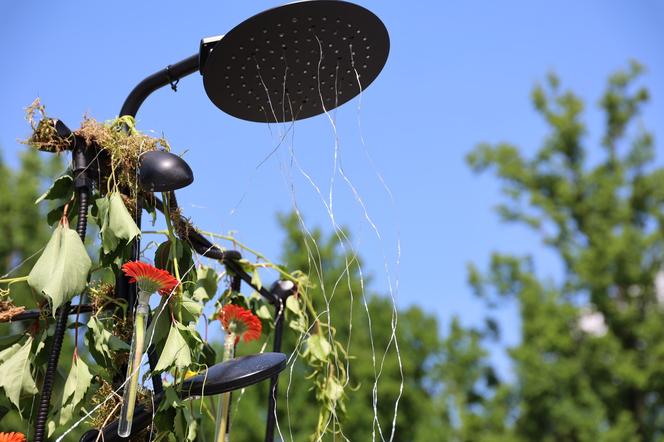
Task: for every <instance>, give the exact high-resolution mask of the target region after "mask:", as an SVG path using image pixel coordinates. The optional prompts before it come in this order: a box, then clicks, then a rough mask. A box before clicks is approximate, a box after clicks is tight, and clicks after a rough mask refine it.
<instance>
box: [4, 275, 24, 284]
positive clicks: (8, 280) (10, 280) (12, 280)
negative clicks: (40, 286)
mask: <svg viewBox="0 0 664 442" xmlns="http://www.w3.org/2000/svg"><path fill="white" fill-rule="evenodd" d="M27 280H28V276H27V275H26V276H17V277H16V278H6V279H0V284H9V285H11V284H14V283H15V282H23V281H27Z"/></svg>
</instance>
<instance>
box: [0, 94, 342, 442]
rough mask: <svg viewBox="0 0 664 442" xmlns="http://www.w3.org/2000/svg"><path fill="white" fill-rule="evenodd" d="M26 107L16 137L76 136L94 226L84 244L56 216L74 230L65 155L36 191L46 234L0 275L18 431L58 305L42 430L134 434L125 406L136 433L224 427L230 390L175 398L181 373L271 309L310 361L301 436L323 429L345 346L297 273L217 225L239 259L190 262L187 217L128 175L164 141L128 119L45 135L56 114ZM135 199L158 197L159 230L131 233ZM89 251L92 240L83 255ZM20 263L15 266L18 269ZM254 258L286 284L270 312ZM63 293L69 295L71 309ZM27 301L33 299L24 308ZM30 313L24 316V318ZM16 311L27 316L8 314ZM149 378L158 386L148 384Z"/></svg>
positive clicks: (0, 369)
mask: <svg viewBox="0 0 664 442" xmlns="http://www.w3.org/2000/svg"><path fill="white" fill-rule="evenodd" d="M28 118H29V121H30V122H31V124H32V125H33V135H32V136H31V137H30V138H29V139H28V140H27V144H28V145H29V146H31V147H33V148H37V149H40V150H43V151H48V152H62V151H64V150H67V149H70V148H71V147H68V146H71V145H72V144H76V143H78V144H77V149H81V148H84V150H85V153H86V155H88V157H89V158H91V160H92V161H90V162H89V164H88V165H87V170H86V176H87V180H88V182H92V184H93V185H92V186H90V188H89V189H90V193H89V194H88V195H87V199H88V201H89V214H90V220H91V221H92V222H93V223H94V224H95V225H96V227H97V232H98V235H97V240H96V241H93V242H92V243H90V244H88V245H87V248H86V245H84V242H83V240H82V238H81V236H84V235H80V231H79V232H77V231H76V230H74V229H72V228H71V227H70V224H71V225H76V226H77V227H80V225H81V224H82V223H84V222H85V219H86V218H87V216H86V215H87V213H88V212H82V211H81V210H80V207H81V206H82V205H85V201H82V199H81V196H80V194H77V192H76V186H75V182H76V181H77V179H78V176H77V171H76V169H75V164H74V165H73V166H72V168H70V169H69V170H68V171H67V172H66V173H65V174H64V175H62V176H60V177H59V178H57V179H56V180H55V181H54V182H53V185H52V186H51V187H50V188H49V189H48V190H47V191H46V192H45V193H44V195H42V197H40V198H39V199H38V200H37V202H36V203H37V204H46V202H49V203H50V205H51V207H52V210H51V211H50V212H48V215H47V220H46V221H45V222H49V223H50V224H51V225H52V226H53V233H52V236H51V239H50V240H49V242H48V244H46V245H45V247H44V249H43V251H42V252H41V254H40V255H39V257H38V259H37V261H36V262H35V263H34V265H32V267H31V269H30V270H29V272H27V275H24V276H12V277H9V278H4V279H2V280H0V284H2V287H3V291H2V301H3V302H2V304H1V305H2V313H3V315H2V318H3V321H4V322H12V321H13V322H14V325H13V327H12V331H13V333H12V335H11V336H6V337H4V338H3V339H2V342H1V343H0V345H1V346H2V347H0V388H1V390H0V393H1V395H2V396H3V399H6V400H7V401H8V402H9V403H10V404H11V406H12V407H13V408H14V409H16V410H17V411H18V412H19V414H20V416H21V419H22V422H23V424H22V425H23V427H22V428H17V430H21V431H23V432H25V433H26V434H29V433H30V428H31V427H33V426H34V425H35V420H36V419H37V416H36V413H35V411H34V407H32V401H33V400H35V399H36V395H37V394H38V393H40V392H39V389H38V388H37V386H38V385H40V384H42V383H43V381H44V378H45V376H46V374H47V371H48V358H47V357H46V356H47V353H48V352H49V351H50V350H51V346H52V342H51V341H52V335H53V334H54V328H55V327H56V321H55V318H56V312H57V311H60V310H62V309H63V308H65V307H66V308H67V309H68V313H71V314H73V315H75V320H74V321H73V323H72V324H70V325H69V328H70V329H73V330H71V331H70V332H69V333H68V336H70V337H71V339H72V344H73V345H74V352H73V357H72V359H71V360H69V361H66V360H61V361H60V369H61V370H67V371H66V375H64V376H63V377H60V376H56V378H55V382H54V388H53V391H54V394H53V396H52V397H51V399H50V407H49V409H48V417H47V423H46V430H45V431H46V433H47V434H46V436H47V437H49V438H50V437H53V436H54V435H55V436H57V435H61V436H64V435H66V434H68V433H69V432H70V431H73V430H74V429H75V428H77V427H78V426H80V425H83V426H84V427H88V428H90V427H92V428H97V429H101V428H104V427H107V426H108V425H109V424H110V423H112V422H114V421H115V420H117V419H119V425H118V432H119V434H120V435H121V436H127V435H129V434H132V435H134V434H135V433H132V432H131V427H132V418H133V417H134V416H135V412H137V411H136V410H137V409H138V408H144V409H148V410H149V413H150V414H151V416H152V419H151V422H152V423H153V425H148V426H145V427H144V428H145V429H144V431H151V432H152V433H153V435H154V437H155V438H157V439H158V440H162V439H168V440H194V439H195V438H196V433H197V429H198V428H200V426H201V425H200V424H201V421H202V420H204V419H211V420H213V421H214V422H215V426H217V427H218V430H219V431H222V433H221V434H224V433H225V431H226V430H225V428H226V427H227V418H228V416H229V414H228V403H229V397H230V393H226V394H223V395H221V396H220V399H219V401H218V405H216V407H217V412H216V413H215V412H214V408H215V403H214V402H216V401H212V398H209V399H208V398H195V399H192V398H190V397H187V396H186V395H184V394H183V391H182V389H183V385H184V384H183V383H184V382H185V381H186V380H187V379H188V378H191V377H192V376H195V375H196V374H198V373H199V372H204V371H205V370H206V369H208V368H209V367H212V366H214V365H215V364H216V363H218V362H219V361H220V360H230V359H231V358H233V353H234V349H235V346H236V345H237V342H238V341H239V340H240V339H243V340H244V341H250V340H256V339H260V340H263V341H265V340H266V339H267V338H268V337H269V336H270V334H271V333H272V332H273V330H274V324H275V323H274V319H275V317H276V315H284V314H285V315H286V318H285V319H286V320H285V323H287V324H288V326H289V328H290V329H291V330H292V331H293V332H294V333H297V335H298V336H299V337H298V342H301V345H299V346H298V350H297V351H298V352H299V356H302V357H303V359H304V360H305V361H307V363H308V364H309V366H310V373H311V376H310V377H309V379H310V382H311V385H312V388H315V389H316V391H317V393H316V397H317V398H318V400H319V402H320V413H321V416H320V418H319V425H318V428H316V429H315V430H314V431H313V437H319V436H320V435H322V434H323V433H324V432H326V431H332V427H331V426H330V425H329V421H330V413H332V412H334V413H336V410H337V409H343V400H344V385H347V379H346V364H347V360H346V358H347V355H346V354H345V351H344V347H343V345H342V344H341V343H340V342H337V341H336V340H334V338H333V337H334V328H333V326H332V325H331V324H329V323H327V322H324V321H320V320H319V319H318V318H320V313H319V312H318V311H317V310H316V307H315V304H316V300H314V299H310V298H309V297H308V295H307V288H308V287H309V282H308V279H307V277H306V275H305V274H304V273H302V272H300V271H297V270H295V271H292V272H288V271H286V270H285V269H283V268H281V267H279V266H277V265H275V264H273V263H271V262H269V261H268V260H266V259H265V257H264V256H263V255H262V254H260V253H258V252H255V251H253V250H252V249H250V248H248V247H246V246H244V245H243V244H241V243H239V242H238V241H237V240H235V239H234V238H233V237H229V236H224V235H214V236H215V237H217V238H221V239H223V240H226V242H227V243H228V244H230V245H232V246H233V247H235V248H237V249H239V250H240V251H242V252H245V253H248V254H250V255H254V258H255V259H254V260H252V261H249V260H247V259H243V258H241V257H240V255H239V253H236V255H231V256H236V257H237V259H234V260H232V259H227V260H226V261H222V262H224V264H227V265H226V267H225V269H224V270H223V271H217V270H215V268H213V267H212V266H210V265H205V264H203V262H202V261H201V260H200V258H202V256H201V255H199V254H197V253H196V251H195V248H194V245H193V244H192V238H194V232H196V231H195V228H194V227H193V226H192V225H191V224H190V223H189V222H188V221H187V220H186V219H184V218H183V217H182V216H181V215H180V212H179V210H178V208H177V206H176V205H175V203H174V201H175V197H174V194H173V192H164V193H163V194H162V195H161V199H159V198H158V197H157V196H156V195H155V193H154V192H150V191H147V190H145V189H144V188H143V187H141V185H140V182H139V178H138V173H139V169H140V166H141V163H142V157H143V156H145V155H146V154H147V153H148V152H155V151H157V150H158V149H163V150H164V151H168V150H169V146H168V143H167V142H166V140H164V139H157V138H152V137H149V136H147V135H144V134H142V133H140V132H138V131H137V130H136V129H135V128H134V126H133V121H132V119H130V118H122V119H117V120H113V121H110V122H107V123H98V122H96V121H95V120H93V119H90V118H86V119H85V120H84V122H83V124H82V126H81V128H80V129H79V130H77V131H75V132H73V133H72V134H71V135H68V136H67V137H64V138H63V137H62V136H61V135H59V134H58V133H57V130H56V126H57V121H56V120H53V119H50V118H48V117H46V115H45V114H44V108H43V106H41V105H40V104H39V103H38V102H35V103H34V104H33V105H32V106H30V108H29V109H28ZM138 202H142V203H143V204H144V206H145V208H146V209H147V210H148V211H149V212H150V213H151V214H152V215H153V217H154V219H156V218H157V212H158V211H157V210H156V209H157V207H159V208H160V209H161V212H163V213H164V214H166V215H165V216H164V224H165V226H166V228H165V229H163V230H152V231H149V232H141V230H140V229H139V228H138V226H137V225H136V222H135V221H134V217H135V216H136V211H137V207H138V204H139V203H138ZM196 233H197V234H198V235H200V233H198V232H196ZM148 234H149V235H158V236H162V237H163V238H164V239H163V241H162V242H158V241H153V242H151V243H153V244H154V246H149V247H147V248H145V249H144V250H142V251H141V254H140V256H139V257H138V258H140V261H138V260H133V261H130V262H127V259H130V258H132V257H134V255H133V251H132V241H134V240H135V239H137V238H139V237H141V236H144V235H148ZM215 247H216V246H215ZM89 250H93V251H94V250H96V251H97V253H96V254H95V255H96V256H94V257H93V258H94V259H91V257H90V256H89V254H88V251H89ZM229 253H230V252H229ZM146 261H152V262H153V263H154V266H153V265H151V264H148V263H147V262H146ZM231 263H232V264H231ZM29 264H30V263H24V264H23V265H22V266H19V267H18V269H27V268H29ZM262 269H267V270H272V271H274V272H275V273H276V274H277V275H278V276H279V278H280V279H281V280H282V281H287V282H288V281H289V282H290V283H289V284H290V287H292V289H291V291H292V296H288V297H284V299H285V302H283V304H282V305H281V310H282V311H281V312H278V311H277V312H274V313H273V312H272V311H271V310H270V308H269V304H270V303H269V301H268V300H267V299H266V298H265V297H264V296H260V295H259V294H260V293H263V294H264V293H266V289H265V287H263V284H262V281H261V275H260V271H261V270H262ZM125 276H128V277H130V278H131V279H130V280H129V282H131V283H136V285H137V286H138V298H137V300H136V303H135V304H134V305H130V304H128V302H127V301H126V300H124V299H121V298H119V297H118V296H117V289H116V285H117V284H118V283H121V281H122V279H123V277H125ZM240 276H243V277H244V278H245V281H246V282H247V283H248V284H247V285H248V286H249V287H250V288H251V289H252V291H251V292H250V293H241V292H240V279H241V278H240ZM16 284H28V285H29V286H30V287H31V288H32V291H31V293H32V296H31V298H30V299H25V300H23V299H21V300H19V299H13V298H12V288H13V287H16ZM220 286H221V289H220V288H219V287H220ZM155 292H159V293H160V294H161V297H160V298H159V302H158V305H156V307H155V308H154V309H153V310H152V312H150V294H152V293H155ZM268 293H269V292H268ZM74 298H78V304H77V305H76V306H71V304H70V302H71V301H72V300H73V299H74ZM33 305H36V306H37V308H36V309H30V307H31V306H33ZM207 305H214V311H218V312H219V316H218V318H219V320H220V321H221V323H222V324H223V328H224V330H225V332H226V338H225V341H224V342H225V343H224V355H223V358H220V357H218V356H217V355H216V353H215V351H214V349H213V348H212V346H211V345H210V343H209V342H208V340H207V338H206V336H205V335H206V333H204V334H203V336H202V334H201V332H200V329H201V328H204V329H205V330H207V326H208V323H209V322H211V321H215V320H216V318H214V317H212V318H210V319H208V318H207V317H206V316H205V315H204V314H203V310H204V309H205V307H206V306H207ZM35 312H37V313H38V314H37V315H36V316H35V315H32V314H33V313H35ZM24 317H29V318H30V321H31V322H28V323H27V324H26V322H25V321H21V320H22V319H23V318H24ZM330 337H332V339H330ZM129 341H130V342H131V345H129V344H128V342H129ZM262 347H263V348H265V345H263V346H262ZM146 352H147V353H148V354H149V355H150V357H152V358H154V359H153V360H152V362H153V364H150V365H152V366H151V367H148V364H146V363H145V362H146V359H149V358H144V357H143V356H144V354H145V353H146ZM141 374H142V376H141ZM148 378H152V383H153V385H152V389H148V388H146V386H145V383H146V382H147V380H148ZM155 382H157V383H163V385H160V386H159V387H157V386H156V385H155ZM157 389H159V390H160V391H159V394H158V395H157V394H155V390H157ZM122 392H124V396H121V393H122ZM42 395H43V392H42ZM157 396H158V397H157ZM215 399H216V398H215ZM215 416H218V418H215ZM334 431H339V427H335V430H334ZM218 440H222V439H218Z"/></svg>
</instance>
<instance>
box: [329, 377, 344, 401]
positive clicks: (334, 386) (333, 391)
mask: <svg viewBox="0 0 664 442" xmlns="http://www.w3.org/2000/svg"><path fill="white" fill-rule="evenodd" d="M325 395H326V396H327V397H328V399H329V400H331V401H338V400H339V399H341V397H342V396H343V395H344V387H343V385H341V384H340V383H339V382H338V381H337V380H336V379H335V378H333V377H330V378H328V379H327V382H326V385H325Z"/></svg>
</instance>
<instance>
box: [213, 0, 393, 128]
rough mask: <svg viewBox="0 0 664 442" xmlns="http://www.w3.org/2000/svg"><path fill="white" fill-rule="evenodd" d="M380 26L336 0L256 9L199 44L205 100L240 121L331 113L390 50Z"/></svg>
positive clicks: (362, 86)
mask: <svg viewBox="0 0 664 442" xmlns="http://www.w3.org/2000/svg"><path fill="white" fill-rule="evenodd" d="M389 47H390V40H389V36H388V33H387V29H386V28H385V25H384V24H383V23H382V22H381V21H380V19H379V18H378V17H376V15H374V14H373V13H372V12H371V11H369V10H367V9H365V8H363V7H361V6H358V5H355V4H353V3H348V2H345V1H341V0H309V1H300V2H296V3H290V4H287V5H284V6H280V7H277V8H273V9H269V10H267V11H264V12H261V13H260V14H257V15H255V16H253V17H251V18H249V19H248V20H245V21H244V22H242V23H241V24H239V25H238V26H236V27H235V28H233V29H232V30H231V31H230V32H228V33H227V34H226V35H225V36H223V37H222V38H220V39H219V41H218V42H217V43H216V44H214V45H213V46H212V45H209V44H202V45H201V56H200V59H201V66H200V70H201V73H202V74H203V84H204V86H205V91H206V92H207V94H208V97H210V100H212V102H213V103H214V104H215V105H216V106H217V107H218V108H219V109H221V110H223V111H224V112H226V113H228V114H230V115H233V116H235V117H238V118H241V119H243V120H249V121H257V122H284V121H291V120H299V119H303V118H308V117H311V116H314V115H318V114H321V113H323V112H325V111H329V110H330V109H333V108H335V107H337V106H340V105H342V104H343V103H345V102H347V101H349V100H350V99H351V98H353V97H355V96H356V95H358V94H359V93H360V92H361V91H362V90H363V89H366V88H367V87H368V86H369V84H371V82H372V81H373V80H374V79H375V78H376V77H377V76H378V74H379V73H380V71H381V70H382V68H383V66H384V65H385V62H386V61H387V55H388V53H389Z"/></svg>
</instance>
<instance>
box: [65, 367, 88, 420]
mask: <svg viewBox="0 0 664 442" xmlns="http://www.w3.org/2000/svg"><path fill="white" fill-rule="evenodd" d="M90 381H92V374H90V370H89V369H88V366H87V364H86V363H85V361H83V359H81V358H76V359H75V360H74V363H73V364H72V365H71V369H70V370H69V376H67V381H66V382H65V387H64V391H63V393H62V404H63V407H62V409H61V411H60V425H65V424H66V423H67V422H69V420H70V419H71V417H72V416H73V414H74V410H75V409H76V406H77V405H78V404H79V402H81V400H82V399H83V396H85V392H86V391H88V388H89V387H90Z"/></svg>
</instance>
